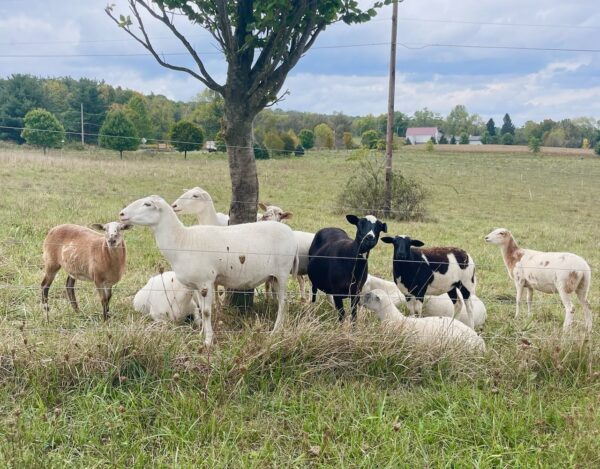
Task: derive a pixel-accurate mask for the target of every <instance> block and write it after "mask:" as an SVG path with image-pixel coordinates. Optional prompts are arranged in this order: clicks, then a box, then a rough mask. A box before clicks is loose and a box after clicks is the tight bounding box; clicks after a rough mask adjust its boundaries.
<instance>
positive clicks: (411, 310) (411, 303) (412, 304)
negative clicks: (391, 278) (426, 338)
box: [406, 295, 422, 316]
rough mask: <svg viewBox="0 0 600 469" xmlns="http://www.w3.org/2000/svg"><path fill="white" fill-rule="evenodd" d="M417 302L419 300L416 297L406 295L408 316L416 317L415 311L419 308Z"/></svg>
mask: <svg viewBox="0 0 600 469" xmlns="http://www.w3.org/2000/svg"><path fill="white" fill-rule="evenodd" d="M416 301H417V300H416V298H415V297H414V296H412V295H406V307H407V308H408V314H409V316H414V315H415V310H416V308H417V306H416ZM421 306H422V305H421ZM421 309H422V308H421Z"/></svg>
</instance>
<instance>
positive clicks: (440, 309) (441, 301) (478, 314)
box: [421, 293, 487, 329]
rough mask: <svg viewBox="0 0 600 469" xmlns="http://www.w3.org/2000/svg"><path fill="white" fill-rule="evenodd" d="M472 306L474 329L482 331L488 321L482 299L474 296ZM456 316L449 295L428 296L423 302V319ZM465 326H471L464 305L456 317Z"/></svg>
mask: <svg viewBox="0 0 600 469" xmlns="http://www.w3.org/2000/svg"><path fill="white" fill-rule="evenodd" d="M471 306H472V308H473V328H474V329H480V328H482V327H483V325H484V324H485V321H486V319H487V310H486V307H485V304H484V303H483V301H481V299H480V298H479V297H478V296H477V295H475V294H473V295H471ZM454 314H455V310H454V304H453V303H452V300H451V299H450V297H449V296H448V294H447V293H444V294H443V295H437V296H426V297H425V301H424V302H423V311H422V312H421V315H422V316H423V317H430V316H445V317H449V318H451V317H453V316H454ZM455 319H458V320H459V321H460V322H462V323H463V324H466V325H467V326H468V325H469V317H468V315H467V310H466V308H465V306H464V305H461V310H460V313H459V314H458V315H457V316H456V317H455Z"/></svg>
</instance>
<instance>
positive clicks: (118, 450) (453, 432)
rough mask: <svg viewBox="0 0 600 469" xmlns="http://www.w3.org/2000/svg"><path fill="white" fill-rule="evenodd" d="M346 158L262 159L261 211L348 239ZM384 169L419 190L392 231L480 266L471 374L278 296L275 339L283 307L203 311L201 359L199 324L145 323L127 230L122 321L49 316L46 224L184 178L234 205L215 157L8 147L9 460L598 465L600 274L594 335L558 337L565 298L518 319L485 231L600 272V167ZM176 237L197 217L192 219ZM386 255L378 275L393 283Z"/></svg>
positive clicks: (542, 160)
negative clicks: (413, 219) (477, 340)
mask: <svg viewBox="0 0 600 469" xmlns="http://www.w3.org/2000/svg"><path fill="white" fill-rule="evenodd" d="M349 156H350V154H349V153H346V152H339V153H338V152H330V153H309V154H308V155H307V156H305V157H302V158H289V159H277V160H270V161H259V162H258V166H259V175H260V183H261V200H263V201H266V202H271V203H275V204H277V205H280V206H282V207H284V208H285V209H287V210H291V211H293V212H294V217H293V219H292V220H291V222H290V225H291V226H292V227H293V228H295V229H302V230H306V231H316V230H317V229H319V228H322V227H325V226H340V227H343V228H346V229H348V230H350V229H351V228H352V227H351V226H350V225H348V224H347V223H346V222H345V219H344V217H343V213H345V212H344V208H343V207H338V203H337V196H338V194H339V192H340V191H341V190H342V188H343V186H344V183H345V181H346V179H347V178H348V176H349V175H350V173H351V172H352V171H353V170H354V168H355V167H356V164H357V163H356V162H355V161H349V160H348V157H349ZM394 164H395V166H396V167H397V168H400V169H402V170H403V171H404V173H405V174H406V175H410V176H414V177H415V178H417V179H419V180H420V181H421V182H422V183H423V184H425V185H427V186H428V187H429V188H430V198H429V200H428V202H427V208H428V213H427V216H426V221H425V222H419V223H400V222H394V221H391V222H388V226H389V232H390V233H391V234H400V233H405V234H410V235H411V236H412V237H415V238H419V239H421V240H423V241H425V242H426V243H427V244H429V245H457V246H460V247H463V248H465V249H467V250H468V251H469V252H470V253H471V254H472V255H473V257H474V258H475V261H476V263H477V264H478V269H479V270H478V272H479V274H478V276H479V277H478V278H479V285H478V295H479V296H480V297H481V298H482V299H483V300H484V302H485V303H486V305H487V308H488V322H487V323H486V326H485V328H484V331H483V336H484V338H485V339H486V344H487V348H488V351H487V353H486V355H485V357H483V358H481V359H470V358H468V357H462V356H460V355H458V354H457V353H456V352H452V351H439V350H423V349H418V348H414V347H412V346H409V345H408V344H405V343H403V341H402V339H401V338H398V337H397V336H395V335H394V334H392V333H390V332H387V331H385V330H382V329H381V328H380V327H379V325H378V324H377V322H376V321H375V320H374V318H373V317H372V316H371V315H370V314H369V313H368V312H367V311H360V313H359V324H358V325H357V327H356V328H355V329H351V328H348V327H341V326H339V325H338V324H337V323H336V320H335V317H336V314H335V313H334V312H333V311H332V310H331V308H330V307H329V306H328V305H327V304H324V303H321V304H319V305H318V306H317V307H316V308H313V307H307V306H306V305H304V304H302V303H300V302H299V299H298V298H297V294H296V291H295V289H296V288H297V287H296V285H295V284H292V283H290V288H291V289H292V291H291V293H290V295H291V300H290V306H289V318H288V322H287V327H286V328H285V332H284V333H282V334H281V335H278V336H275V337H270V336H269V335H268V334H267V333H266V332H267V331H268V330H269V329H270V327H271V326H272V324H273V319H274V313H275V309H276V307H275V305H274V303H271V302H269V301H266V300H265V299H264V298H263V297H262V296H261V295H258V296H257V300H256V304H255V308H254V311H252V312H246V313H243V312H235V311H224V312H218V313H216V314H215V315H214V316H213V320H214V324H215V331H216V333H217V344H216V346H215V347H214V348H213V349H212V350H207V349H205V348H204V347H203V346H202V345H201V344H202V340H201V337H200V335H199V333H198V331H197V330H195V329H193V328H192V326H190V325H185V326H181V327H178V328H172V327H164V326H162V327H159V326H156V325H152V324H150V323H149V322H148V321H147V320H145V319H144V318H141V317H139V315H138V314H137V313H135V311H134V310H133V308H132V306H131V301H132V298H133V295H134V294H135V292H136V291H137V289H138V288H140V287H141V286H142V285H143V284H144V283H145V282H146V280H147V279H148V278H149V277H150V276H151V275H154V274H155V273H156V272H157V271H158V269H159V268H160V267H161V266H162V267H165V268H168V265H167V263H166V261H165V260H164V259H162V257H161V255H160V253H159V252H158V250H157V249H156V247H155V244H154V240H153V239H152V237H151V234H150V232H149V230H148V229H142V228H136V229H134V230H131V231H129V232H127V233H126V239H127V244H128V255H129V259H128V266H127V268H128V270H127V273H126V274H125V277H124V278H123V280H122V281H121V282H120V283H119V284H118V285H117V288H116V291H115V294H114V296H113V299H112V302H111V309H112V318H111V319H110V321H108V323H106V324H105V323H103V322H102V320H101V307H100V303H99V300H98V299H97V297H96V296H95V294H94V292H93V290H92V288H91V286H90V285H86V284H83V283H79V284H78V287H79V288H78V293H77V294H78V297H79V300H80V303H81V308H82V312H81V314H80V315H75V313H73V311H72V310H71V309H70V306H69V304H68V301H67V299H66V296H65V294H64V288H63V286H64V281H65V276H64V273H62V274H59V276H58V277H57V280H56V281H55V284H54V285H53V287H52V289H51V291H50V307H51V310H50V321H49V323H46V321H45V317H44V315H43V313H42V311H41V308H40V306H39V296H40V291H39V284H40V281H41V278H42V271H41V244H42V240H43V238H44V236H45V234H46V232H47V231H48V229H49V228H51V227H52V226H54V225H56V224H59V223H65V222H71V223H79V224H84V225H87V224H90V223H94V222H105V221H109V220H114V219H116V217H117V215H118V213H119V211H120V209H121V208H122V207H124V206H125V205H127V204H128V203H129V202H131V201H133V200H134V199H137V198H139V197H142V196H145V195H149V194H160V195H162V196H163V197H165V198H166V199H167V200H174V199H175V198H177V197H178V196H179V195H180V194H181V192H182V191H183V190H184V189H186V188H190V187H193V186H196V185H199V186H201V187H203V188H205V189H206V190H208V191H209V192H210V193H211V194H212V195H213V198H214V199H215V202H216V205H217V209H218V210H221V211H227V205H228V200H229V196H230V187H229V182H228V172H227V161H226V158H225V157H224V156H222V155H221V156H215V155H210V156H208V155H206V154H192V155H188V160H187V161H183V159H182V158H181V157H180V155H174V154H161V155H148V154H142V153H137V154H127V153H126V154H125V160H124V161H118V160H117V159H116V155H115V154H114V153H104V152H101V151H93V152H80V153H77V152H68V151H63V152H62V153H61V152H59V151H54V152H52V153H51V154H50V155H49V156H47V157H44V156H42V155H41V152H37V151H36V152H34V151H31V150H24V149H19V148H14V147H6V148H3V149H0V187H2V197H1V198H0V220H1V221H2V223H0V331H1V333H2V336H3V339H2V341H1V342H0V383H1V386H0V435H2V438H0V466H3V467H6V466H10V467H39V466H42V465H44V466H47V467H57V466H64V465H67V464H69V465H72V466H74V467H84V466H85V467H90V466H108V465H115V466H125V465H127V466H133V467H142V466H143V467H146V466H159V467H164V466H182V467H190V466H200V467H302V466H315V467H317V466H318V467H321V466H323V467H327V466H335V467H439V466H451V467H472V466H476V467H530V466H536V467H549V466H554V467H567V466H571V467H598V465H600V363H599V358H600V332H598V331H600V321H598V314H597V313H598V311H599V310H600V280H598V279H597V278H594V279H593V282H592V290H591V293H590V301H591V303H592V309H593V311H594V319H595V322H596V324H595V331H594V334H593V336H592V337H591V338H588V339H585V338H584V336H583V334H582V327H581V322H582V317H581V308H580V306H579V305H577V315H576V320H577V323H576V328H575V331H574V332H573V333H572V334H570V335H568V336H563V335H562V333H561V327H562V321H563V317H564V316H563V309H562V306H561V304H560V302H559V299H558V297H557V296H553V295H542V294H539V293H538V294H536V295H535V296H534V313H533V316H532V317H531V318H528V317H527V315H526V314H525V315H523V316H522V317H521V318H519V320H514V318H513V315H514V289H513V287H512V285H511V282H510V280H509V279H508V276H507V274H506V270H505V268H504V265H503V264H502V259H501V255H500V252H499V250H498V249H497V248H496V247H494V246H489V245H485V244H484V242H483V236H484V235H485V234H487V233H488V232H489V231H491V230H492V229H493V228H495V227H499V226H504V227H507V228H509V229H511V230H512V231H513V233H514V234H515V237H516V238H517V240H518V241H519V242H520V243H521V244H522V245H523V246H525V247H532V248H535V249H540V250H567V251H572V252H575V253H578V254H580V255H582V256H583V257H585V258H586V259H587V260H588V262H589V264H590V265H591V266H592V269H593V270H594V274H593V275H594V277H597V275H596V272H597V270H598V267H599V266H600V249H599V248H600V241H599V237H598V227H599V226H600V212H599V210H598V209H599V208H600V184H599V183H598V181H599V180H600V160H598V159H595V158H589V157H579V156H571V155H570V156H555V155H552V156H550V155H544V154H542V155H539V156H533V155H531V154H527V153H517V152H513V153H503V152H493V153H482V152H469V153H466V152H465V153H460V152H459V153H454V152H453V153H446V152H439V151H436V152H433V153H427V152H424V151H421V149H420V148H419V149H416V148H405V149H403V150H402V151H401V152H400V153H399V154H397V155H396V156H395V161H394ZM186 222H190V223H191V222H193V218H187V219H186ZM390 261H391V250H390V248H389V247H387V246H384V245H382V244H380V245H378V246H377V247H376V249H375V250H374V251H373V253H372V255H371V262H370V271H371V272H373V273H375V274H377V275H379V276H382V277H384V278H388V279H389V278H390V277H391V268H390V265H391V262H390Z"/></svg>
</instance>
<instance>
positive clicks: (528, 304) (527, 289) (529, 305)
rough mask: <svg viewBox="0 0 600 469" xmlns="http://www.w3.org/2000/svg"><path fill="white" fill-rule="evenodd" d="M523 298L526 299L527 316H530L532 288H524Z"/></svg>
mask: <svg viewBox="0 0 600 469" xmlns="http://www.w3.org/2000/svg"><path fill="white" fill-rule="evenodd" d="M525 298H526V299H527V315H528V316H531V304H532V299H533V288H531V287H526V290H525Z"/></svg>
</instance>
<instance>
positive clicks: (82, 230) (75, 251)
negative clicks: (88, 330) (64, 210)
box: [42, 222, 131, 320]
mask: <svg viewBox="0 0 600 469" xmlns="http://www.w3.org/2000/svg"><path fill="white" fill-rule="evenodd" d="M92 227H93V228H94V229H96V230H99V231H103V232H104V233H103V234H100V233H97V232H96V231H93V230H91V229H89V228H86V227H85V226H79V225H71V224H65V225H58V226H55V227H54V228H52V229H51V230H50V231H49V232H48V235H47V236H46V239H45V240H44V254H43V259H44V279H43V280H42V305H43V308H44V310H45V311H46V317H47V316H48V311H49V307H48V291H49V290H50V286H51V285H52V282H53V281H54V277H56V274H57V273H58V271H59V270H60V269H61V267H62V268H63V269H64V270H65V271H66V272H67V274H68V277H67V285H66V287H67V296H68V298H69V301H70V302H71V306H72V307H73V309H74V310H75V311H79V307H78V305H77V299H76V298H75V281H76V280H86V281H88V282H94V284H95V285H96V289H97V290H98V294H99V295H100V299H101V301H102V317H103V318H104V320H106V319H108V315H109V310H108V303H109V302H110V298H111V296H112V287H113V285H115V284H116V283H117V282H118V281H119V280H121V277H122V276H123V273H124V272H125V261H126V258H127V250H126V247H125V240H124V239H123V234H122V233H123V231H124V230H127V229H129V228H131V225H129V224H124V223H119V222H110V223H106V224H104V225H101V224H98V223H96V224H94V225H92Z"/></svg>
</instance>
